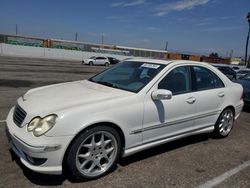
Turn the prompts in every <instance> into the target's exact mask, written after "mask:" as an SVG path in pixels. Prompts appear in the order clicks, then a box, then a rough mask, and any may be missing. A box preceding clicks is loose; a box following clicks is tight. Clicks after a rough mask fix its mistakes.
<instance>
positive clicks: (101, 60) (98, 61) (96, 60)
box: [83, 56, 110, 66]
mask: <svg viewBox="0 0 250 188" xmlns="http://www.w3.org/2000/svg"><path fill="white" fill-rule="evenodd" d="M83 63H84V64H88V65H105V66H109V65H110V62H109V59H108V58H107V57H104V56H93V57H90V58H89V59H87V60H86V61H83Z"/></svg>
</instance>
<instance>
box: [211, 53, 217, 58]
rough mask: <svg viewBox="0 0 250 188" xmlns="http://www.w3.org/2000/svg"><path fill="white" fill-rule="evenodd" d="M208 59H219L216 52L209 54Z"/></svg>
mask: <svg viewBox="0 0 250 188" xmlns="http://www.w3.org/2000/svg"><path fill="white" fill-rule="evenodd" d="M209 57H216V58H217V57H219V55H218V53H216V52H212V53H211V54H209Z"/></svg>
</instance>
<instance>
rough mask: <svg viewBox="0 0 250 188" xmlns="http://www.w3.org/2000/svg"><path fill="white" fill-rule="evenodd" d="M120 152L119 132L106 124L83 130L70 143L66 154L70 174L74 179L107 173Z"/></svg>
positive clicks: (94, 176)
mask: <svg viewBox="0 0 250 188" xmlns="http://www.w3.org/2000/svg"><path fill="white" fill-rule="evenodd" d="M120 153H121V139H120V136H119V133H118V132H117V131H116V130H115V129H113V128H112V127H108V126H97V127H93V128H90V129H88V130H86V131H84V132H83V133H82V134H81V135H79V136H78V137H77V138H76V139H75V141H74V142H73V144H72V145H71V147H70V149H69V152H68V155H67V156H66V157H67V158H66V159H67V160H66V162H67V167H68V169H69V171H70V172H71V173H70V174H71V175H73V177H74V178H76V179H96V178H99V177H101V176H104V175H105V174H107V173H109V172H110V171H111V170H112V169H113V168H114V167H115V166H116V163H117V159H118V157H119V156H120Z"/></svg>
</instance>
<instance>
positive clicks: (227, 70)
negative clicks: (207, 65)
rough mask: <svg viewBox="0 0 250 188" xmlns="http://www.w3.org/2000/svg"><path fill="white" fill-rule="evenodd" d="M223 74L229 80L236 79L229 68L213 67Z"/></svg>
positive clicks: (233, 72)
mask: <svg viewBox="0 0 250 188" xmlns="http://www.w3.org/2000/svg"><path fill="white" fill-rule="evenodd" d="M214 66H215V67H216V68H217V69H219V70H220V71H221V72H222V73H223V74H225V75H226V76H227V77H228V78H229V79H230V80H235V79H236V78H237V74H236V72H235V71H234V70H233V69H232V68H230V67H229V66H222V65H214Z"/></svg>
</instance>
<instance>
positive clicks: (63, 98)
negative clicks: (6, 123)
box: [18, 80, 134, 114]
mask: <svg viewBox="0 0 250 188" xmlns="http://www.w3.org/2000/svg"><path fill="white" fill-rule="evenodd" d="M129 95H134V93H132V92H128V91H124V90H120V89H115V88H111V87H108V86H104V85H101V84H97V83H93V82H90V81H88V80H84V81H75V82H68V83H63V84H55V85H49V86H44V87H39V88H35V89H31V90H29V91H28V92H27V93H26V94H25V95H24V96H22V97H21V98H20V99H19V100H18V103H19V104H20V103H21V104H20V105H21V106H22V107H24V109H25V110H26V111H28V112H36V113H41V114H43V113H53V112H55V111H57V110H63V109H65V108H70V107H74V106H79V105H88V104H93V103H98V102H103V101H108V100H114V99H116V98H121V97H125V96H129Z"/></svg>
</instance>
